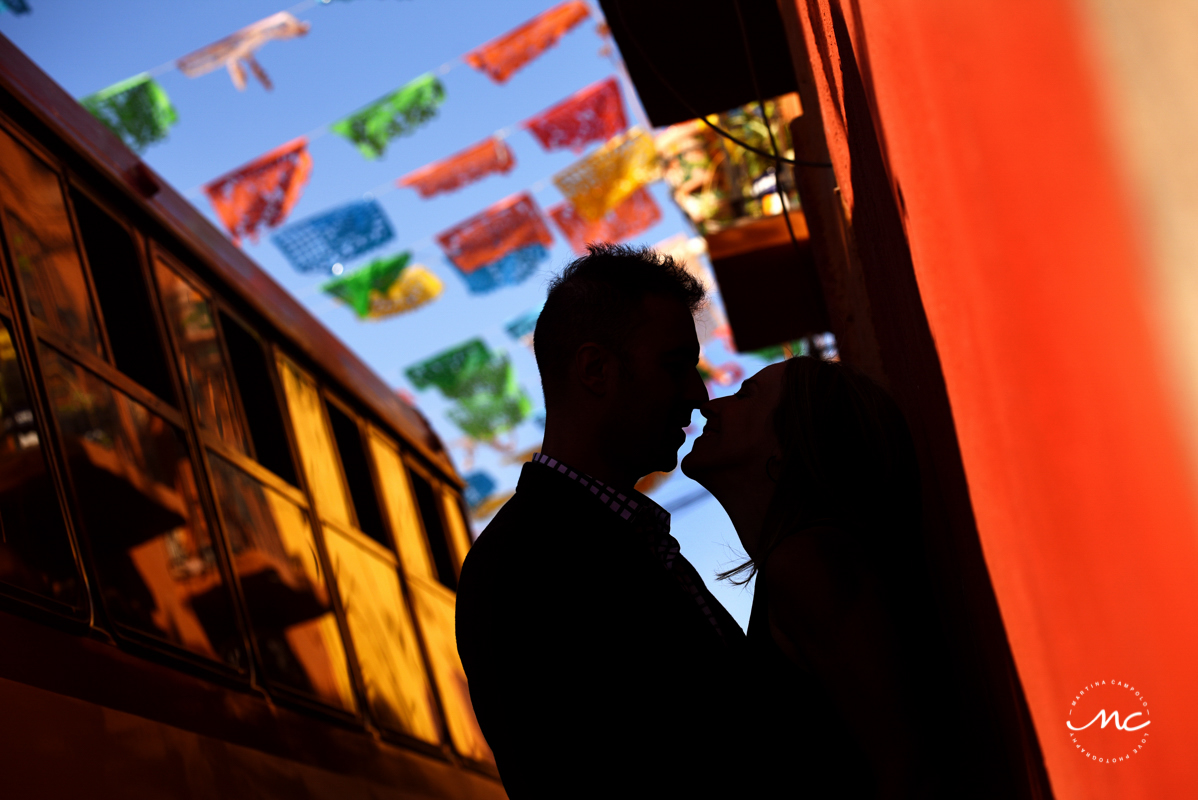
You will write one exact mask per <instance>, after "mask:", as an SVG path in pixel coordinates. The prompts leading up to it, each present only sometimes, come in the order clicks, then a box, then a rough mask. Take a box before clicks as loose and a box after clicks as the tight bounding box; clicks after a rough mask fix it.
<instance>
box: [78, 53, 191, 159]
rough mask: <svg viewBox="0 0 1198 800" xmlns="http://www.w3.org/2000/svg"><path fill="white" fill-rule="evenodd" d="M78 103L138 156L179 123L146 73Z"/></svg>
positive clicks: (176, 116)
mask: <svg viewBox="0 0 1198 800" xmlns="http://www.w3.org/2000/svg"><path fill="white" fill-rule="evenodd" d="M79 102H80V103H81V104H82V105H83V107H84V108H86V109H87V110H88V111H90V112H91V113H92V114H93V115H95V117H96V118H97V119H99V120H100V121H101V122H103V123H104V124H105V125H107V126H108V127H109V128H110V129H111V130H112V132H113V133H115V134H116V135H117V136H119V137H121V139H122V140H124V142H125V144H127V145H129V147H130V148H132V149H133V150H136V151H137V152H138V153H140V152H142V151H144V150H145V149H146V148H147V147H149V146H150V145H151V144H153V143H154V142H159V141H162V140H163V139H165V138H166V134H167V131H168V130H170V127H171V126H172V125H174V124H175V123H176V122H178V121H179V115H178V114H177V113H176V111H175V107H174V106H173V105H171V101H170V98H169V97H167V96H166V92H165V91H164V90H163V88H162V87H161V86H159V85H158V81H156V80H154V79H153V78H151V77H150V74H149V73H148V72H143V73H142V74H141V75H135V76H134V77H132V78H129V79H128V80H123V81H121V82H120V83H115V84H113V85H112V86H109V87H108V88H107V89H103V90H101V91H99V92H96V93H95V94H92V95H88V96H87V97H85V98H83V99H82V100H80V101H79Z"/></svg>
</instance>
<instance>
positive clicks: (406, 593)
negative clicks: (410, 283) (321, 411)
mask: <svg viewBox="0 0 1198 800" xmlns="http://www.w3.org/2000/svg"><path fill="white" fill-rule="evenodd" d="M317 386H318V387H319V389H320V393H321V397H322V398H323V399H324V401H325V402H326V403H333V404H334V405H336V406H337V407H338V409H339V410H340V411H341V412H342V413H343V414H345V415H346V416H348V417H349V418H350V419H351V420H353V421H354V422H355V423H356V425H357V428H358V439H359V441H360V442H361V446H362V448H363V454H364V455H365V457H366V464H367V467H368V468H369V470H370V480H371V481H372V483H373V486H374V492H375V498H376V502H378V504H379V514H380V516H381V517H382V521H383V530H384V531H385V533H386V536H387V539H388V541H389V544H387V545H383V544H381V543H379V542H378V541H376V540H375V539H373V538H372V537H371V536H369V535H368V534H367V533H365V532H364V531H362V530H359V529H354V530H353V531H352V538H353V540H354V541H364V542H368V546H369V547H371V548H372V549H375V550H377V551H379V552H386V553H387V555H388V557H389V560H390V562H391V565H392V568H393V569H394V570H395V574H396V576H397V578H398V580H399V588H400V596H401V597H402V599H403V602H404V605H405V609H404V610H405V611H406V612H407V614H408V617H409V619H410V620H411V621H412V628H413V630H415V632H416V642H417V645H418V647H419V649H420V662H421V666H422V667H423V668H424V679H425V681H426V682H427V685H428V687H429V690H430V692H431V694H432V697H433V712H434V717H435V720H434V721H435V723H436V726H437V734H438V736H439V738H440V740H441V744H440V745H439V746H436V745H431V744H429V743H428V742H425V741H423V740H420V739H417V738H415V737H412V736H407V735H405V734H402V733H399V732H397V731H393V730H391V729H389V728H386V727H384V726H381V725H378V726H376V727H377V728H378V729H379V731H380V733H382V734H383V736H384V738H392V739H394V740H395V741H396V742H399V743H403V744H412V743H415V744H416V745H418V746H420V747H421V748H422V749H427V748H432V749H434V750H435V751H436V752H437V753H439V754H442V755H447V754H448V753H449V752H450V751H452V750H453V744H452V738H451V737H450V733H449V724H448V721H447V717H446V714H445V706H444V701H443V700H442V698H441V690H440V688H439V687H438V685H437V680H436V674H435V673H434V671H433V664H432V660H431V658H430V656H429V647H428V641H427V637H426V635H425V632H424V624H423V622H422V621H421V619H420V617H419V615H418V614H417V613H416V606H415V600H414V598H413V593H412V588H411V585H410V584H409V582H408V581H409V576H408V574H407V571H406V570H405V569H404V566H403V555H402V554H401V553H400V552H399V546H398V542H399V539H398V536H397V531H395V530H394V529H393V528H392V520H391V517H390V514H388V513H387V508H386V500H385V499H384V496H383V493H384V492H385V491H386V488H387V487H386V486H384V484H383V481H382V479H381V475H380V474H379V469H378V465H377V464H376V463H375V459H374V454H373V452H372V451H371V446H370V437H371V436H377V437H379V438H380V439H382V440H383V441H385V442H386V443H387V445H388V446H391V447H394V448H395V450H396V451H397V452H398V453H399V454H400V460H401V463H403V458H404V455H403V454H404V448H403V447H402V446H399V445H398V441H403V440H402V439H400V438H399V437H396V436H395V434H393V433H391V432H390V431H388V430H387V429H386V428H383V427H380V426H379V425H376V424H374V423H372V422H371V421H369V420H368V419H367V417H366V416H365V415H364V414H361V413H359V412H357V411H356V410H355V409H354V408H353V407H352V406H351V405H350V404H349V403H346V402H344V401H342V400H341V399H340V398H339V397H337V396H336V395H335V394H333V392H332V390H331V389H330V388H329V387H328V386H326V385H325V384H324V383H323V382H319V381H318V382H317ZM324 417H325V425H326V426H328V429H329V435H330V436H331V437H332V436H333V431H332V425H331V423H330V420H329V419H328V413H327V412H326V413H325V415H324ZM333 443H334V446H335V452H336V453H337V469H338V472H339V474H340V475H341V480H342V482H343V484H346V486H345V488H346V496H347V497H351V496H350V494H349V487H348V482H347V478H346V476H345V467H344V465H342V464H341V451H340V449H339V447H336V438H335V437H333ZM405 467H406V465H405ZM412 503H413V504H414V505H415V498H414V497H413V498H412ZM350 507H351V509H352V511H353V513H354V514H355V516H356V514H357V506H356V504H355V503H354V502H353V501H352V497H351V501H350ZM416 509H417V513H416V516H417V518H418V519H419V520H420V525H421V529H422V530H423V526H424V520H423V518H422V517H421V515H420V513H419V507H418V506H416ZM324 524H327V525H329V526H330V527H332V528H335V529H336V530H337V531H338V532H340V533H342V534H346V531H345V527H344V526H343V525H339V524H338V523H336V522H333V521H330V522H327V523H324ZM426 546H427V544H426ZM347 623H348V621H347ZM354 660H355V666H357V664H356V662H357V656H356V651H355V658H354ZM363 686H365V683H364V682H363Z"/></svg>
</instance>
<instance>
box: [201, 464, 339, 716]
mask: <svg viewBox="0 0 1198 800" xmlns="http://www.w3.org/2000/svg"><path fill="white" fill-rule="evenodd" d="M209 463H210V464H211V465H212V476H213V483H214V485H215V489H216V496H217V502H218V503H219V505H220V509H221V515H222V517H223V519H224V522H225V531H226V534H227V536H228V540H229V549H230V551H231V552H232V554H233V568H234V571H235V572H236V574H237V579H238V580H239V581H240V583H241V592H242V594H243V595H244V597H245V603H246V607H247V609H248V611H249V616H250V624H251V626H252V627H253V635H254V641H255V643H256V645H257V648H258V653H259V656H260V657H261V660H262V666H263V670H264V671H265V677H266V680H267V681H268V682H269V683H271V684H273V685H275V686H279V687H284V688H286V689H290V690H292V691H295V692H299V693H300V694H303V695H306V696H308V697H311V698H313V699H316V700H318V701H320V702H323V703H326V704H328V705H330V706H334V707H336V708H341V709H344V710H346V711H353V710H354V709H355V707H356V704H355V702H354V694H353V689H352V686H351V683H350V677H349V667H348V664H347V662H346V655H345V648H344V647H343V645H342V643H341V634H340V631H339V629H338V627H337V620H336V617H335V616H334V614H333V606H332V599H331V597H330V595H329V588H328V583H327V581H326V576H325V574H324V572H323V571H322V570H321V566H320V558H319V556H318V555H317V551H316V539H315V535H314V533H313V530H312V525H311V523H310V522H309V520H308V515H307V513H306V512H305V511H304V509H303V508H302V507H301V506H300V505H299V504H297V503H296V502H294V501H293V500H291V499H289V498H288V497H286V496H284V495H283V493H282V492H279V491H276V490H275V489H272V488H270V487H269V486H266V485H265V484H263V483H261V482H260V481H258V480H256V479H255V478H253V477H251V476H250V475H248V474H246V473H245V472H243V471H242V470H240V469H238V468H237V467H235V466H233V464H231V463H229V462H228V461H225V460H224V459H223V458H220V457H219V456H215V455H213V456H212V457H211V458H210V460H209Z"/></svg>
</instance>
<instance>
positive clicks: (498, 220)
mask: <svg viewBox="0 0 1198 800" xmlns="http://www.w3.org/2000/svg"><path fill="white" fill-rule="evenodd" d="M437 242H438V243H440V245H441V249H442V250H443V251H445V256H446V258H448V259H449V260H450V261H452V262H453V264H454V266H456V267H457V268H458V269H460V270H461V271H462V272H464V273H470V272H473V271H474V270H476V269H478V268H479V267H481V266H484V265H486V264H491V263H493V262H495V261H498V260H499V259H501V258H503V257H504V256H505V255H507V254H508V253H510V252H512V251H513V250H519V249H521V248H524V247H529V246H531V245H534V244H540V245H543V246H545V247H551V246H553V234H551V233H550V232H549V227H548V226H547V225H545V220H544V218H543V217H542V216H541V210H540V209H539V208H537V204H536V202H535V201H534V200H533V199H532V195H530V194H528V193H527V192H524V193H521V194H517V195H512V196H511V197H508V198H506V199H504V200H500V201H499V202H498V203H496V204H495V205H493V206H491V207H490V208H488V209H486V210H485V211H483V212H482V213H480V214H476V215H474V216H473V217H471V218H470V219H468V220H466V221H464V222H460V223H458V224H457V225H455V226H454V227H452V228H450V229H449V230H447V231H444V232H443V233H440V234H438V235H437Z"/></svg>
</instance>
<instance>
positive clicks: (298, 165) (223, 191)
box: [204, 137, 312, 244]
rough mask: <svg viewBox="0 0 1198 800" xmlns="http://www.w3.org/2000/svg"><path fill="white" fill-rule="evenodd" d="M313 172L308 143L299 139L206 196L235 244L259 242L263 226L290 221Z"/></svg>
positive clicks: (216, 184) (213, 186)
mask: <svg viewBox="0 0 1198 800" xmlns="http://www.w3.org/2000/svg"><path fill="white" fill-rule="evenodd" d="M311 171H312V156H311V155H309V154H308V140H307V139H306V138H304V137H300V138H299V139H295V140H293V141H290V142H288V143H287V144H285V145H283V146H282V147H278V148H275V149H274V150H271V151H270V152H269V153H267V154H266V155H264V156H262V157H260V158H257V159H255V160H253V161H251V162H250V163H248V164H246V165H245V166H243V167H241V168H240V169H237V170H234V171H233V172H230V173H228V174H227V175H222V176H221V177H219V178H217V179H216V180H214V181H212V182H211V183H209V184H207V185H206V186H205V187H204V194H206V195H208V200H209V201H210V202H211V203H212V207H213V208H214V209H215V210H216V215H217V216H218V217H220V221H221V222H223V223H224V225H225V228H226V229H228V231H229V235H230V236H232V237H233V242H234V243H235V244H241V238H242V237H243V236H248V237H249V238H250V241H253V242H256V241H258V231H259V229H260V228H261V227H262V226H263V225H265V226H267V227H270V228H273V227H275V226H277V225H280V224H282V222H283V221H284V220H285V219H287V215H288V214H290V213H291V209H292V208H293V207H294V206H295V204H296V202H297V201H298V200H299V198H300V194H302V193H303V190H304V184H306V183H307V182H308V174H309V173H310V172H311Z"/></svg>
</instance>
